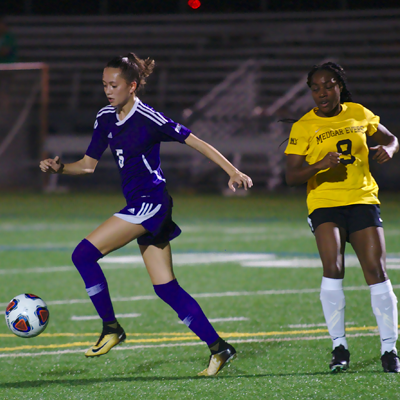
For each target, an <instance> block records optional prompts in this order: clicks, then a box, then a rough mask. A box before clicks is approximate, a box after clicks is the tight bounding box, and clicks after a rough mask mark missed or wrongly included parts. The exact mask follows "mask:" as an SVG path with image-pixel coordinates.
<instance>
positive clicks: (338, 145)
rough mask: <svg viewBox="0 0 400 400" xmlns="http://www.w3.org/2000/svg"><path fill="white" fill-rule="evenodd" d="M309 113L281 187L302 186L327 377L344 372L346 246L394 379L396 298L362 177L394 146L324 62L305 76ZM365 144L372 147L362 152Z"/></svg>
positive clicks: (368, 181)
mask: <svg viewBox="0 0 400 400" xmlns="http://www.w3.org/2000/svg"><path fill="white" fill-rule="evenodd" d="M307 84H308V86H309V87H310V89H311V93H312V96H313V99H314V101H315V103H316V106H317V107H316V108H314V109H312V110H311V111H310V112H308V113H307V114H305V115H304V116H303V117H302V118H301V119H300V120H299V121H297V122H296V123H294V124H293V127H292V131H291V133H290V138H289V143H288V145H287V148H286V151H285V153H286V155H287V162H286V181H287V183H288V185H300V184H302V183H305V182H307V206H308V214H309V217H308V221H309V224H310V227H311V230H312V231H313V233H314V235H315V238H316V242H317V247H318V251H319V254H320V257H321V261H322V266H323V278H322V283H321V294H320V299H321V303H322V309H323V312H324V316H325V320H326V324H327V326H328V330H329V334H330V336H331V338H332V341H333V351H332V361H331V362H330V364H329V367H330V369H331V371H339V370H346V369H347V368H348V367H349V363H350V352H349V350H348V345H347V341H346V336H345V322H344V309H345V296H344V293H343V287H342V284H343V278H344V269H345V265H344V250H345V245H346V241H347V242H350V244H351V245H352V247H353V249H354V251H355V253H356V255H357V257H358V260H359V262H360V264H361V267H362V270H363V273H364V277H365V280H366V282H367V284H368V285H369V287H370V291H371V304H372V309H373V312H374V314H375V316H376V321H377V324H378V328H379V333H380V337H381V354H382V356H381V361H382V366H383V370H384V371H385V372H400V362H399V358H398V356H397V349H396V341H397V337H398V329H397V323H398V312H397V298H396V296H395V294H394V293H393V288H392V284H391V283H390V280H389V278H388V275H387V273H386V261H385V258H386V253H385V239H384V233H383V227H382V220H381V218H380V208H379V204H380V202H379V200H378V185H377V184H376V182H375V180H374V178H373V177H372V175H371V172H370V170H369V162H368V154H369V150H373V151H374V152H375V154H374V156H373V160H376V161H377V162H378V163H380V164H381V163H384V162H386V161H388V160H390V159H391V158H392V157H393V155H394V154H395V153H396V152H397V151H398V150H399V144H398V140H397V138H396V137H395V136H394V135H393V134H392V133H390V132H389V131H388V130H387V129H386V128H385V127H384V126H383V125H381V124H380V123H379V117H378V116H376V115H374V114H373V113H372V112H371V111H369V110H368V109H366V108H365V107H363V106H362V105H361V104H356V103H353V102H352V96H351V93H350V92H349V90H348V88H347V85H346V75H345V72H344V70H343V68H342V67H341V66H340V65H338V64H335V63H332V62H328V63H325V64H322V65H316V66H314V67H313V68H312V70H311V71H310V72H309V74H308V80H307ZM367 136H370V137H371V138H372V139H373V140H374V141H375V142H376V143H377V146H375V147H371V148H368V145H367Z"/></svg>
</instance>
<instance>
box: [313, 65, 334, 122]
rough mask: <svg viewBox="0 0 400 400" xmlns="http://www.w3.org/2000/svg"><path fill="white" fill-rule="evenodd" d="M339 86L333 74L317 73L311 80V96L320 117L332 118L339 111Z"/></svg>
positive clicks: (322, 71) (328, 72) (327, 72)
mask: <svg viewBox="0 0 400 400" xmlns="http://www.w3.org/2000/svg"><path fill="white" fill-rule="evenodd" d="M340 92H341V86H340V85H339V82H338V81H337V78H336V76H335V74H334V73H333V72H330V71H324V70H320V71H317V72H316V73H315V74H314V75H313V77H312V80H311V94H312V97H313V99H314V101H315V104H316V105H317V107H318V111H317V115H319V116H320V117H333V116H335V115H338V114H339V113H340V111H341V106H340Z"/></svg>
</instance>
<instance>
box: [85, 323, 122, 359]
mask: <svg viewBox="0 0 400 400" xmlns="http://www.w3.org/2000/svg"><path fill="white" fill-rule="evenodd" d="M125 339H126V335H125V332H124V329H123V328H122V326H121V325H119V324H118V326H117V328H111V327H109V326H106V327H104V328H103V332H102V333H101V335H100V338H99V340H98V341H97V343H96V344H95V345H94V346H93V347H91V348H90V349H88V350H87V351H86V353H85V356H86V357H99V356H102V355H103V354H107V353H108V352H109V351H110V350H111V349H112V348H113V347H114V346H116V345H117V344H119V343H121V342H123V341H124V340H125Z"/></svg>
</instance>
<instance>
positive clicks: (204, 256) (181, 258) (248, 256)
mask: <svg viewBox="0 0 400 400" xmlns="http://www.w3.org/2000/svg"><path fill="white" fill-rule="evenodd" d="M172 257H173V263H174V265H175V266H178V265H192V264H214V263H226V262H241V261H252V260H271V259H274V258H276V255H275V254H269V253H180V254H179V253H178V254H173V256H172ZM101 263H102V264H110V263H112V264H120V263H121V264H135V263H141V264H143V259H142V257H141V256H117V257H105V258H104V259H102V260H101Z"/></svg>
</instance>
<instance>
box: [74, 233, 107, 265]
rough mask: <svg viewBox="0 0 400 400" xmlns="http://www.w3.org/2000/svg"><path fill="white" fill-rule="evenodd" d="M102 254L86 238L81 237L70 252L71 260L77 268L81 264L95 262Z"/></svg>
mask: <svg viewBox="0 0 400 400" xmlns="http://www.w3.org/2000/svg"><path fill="white" fill-rule="evenodd" d="M101 257H103V255H102V254H101V253H100V251H99V250H98V249H97V248H96V247H95V246H93V244H92V243H90V242H89V241H88V240H86V239H83V240H82V241H81V242H80V243H79V244H78V246H76V248H75V250H74V251H73V253H72V257H71V258H72V262H73V263H74V265H75V266H76V267H77V268H79V266H81V265H82V264H88V263H93V262H97V261H98V260H99V259H100V258H101Z"/></svg>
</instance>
